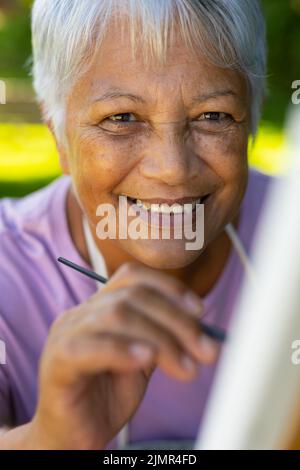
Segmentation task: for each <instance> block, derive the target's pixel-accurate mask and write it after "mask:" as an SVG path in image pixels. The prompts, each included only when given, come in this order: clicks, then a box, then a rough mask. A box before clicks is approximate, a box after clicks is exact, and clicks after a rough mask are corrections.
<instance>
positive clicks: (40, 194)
mask: <svg viewBox="0 0 300 470" xmlns="http://www.w3.org/2000/svg"><path fill="white" fill-rule="evenodd" d="M32 33H33V77H34V84H35V89H36V92H37V96H38V99H39V102H40V105H41V109H42V112H43V116H44V119H45V121H46V122H47V124H48V126H49V128H50V129H51V131H52V133H53V137H54V139H55V140H56V143H57V148H58V151H59V156H60V162H61V167H62V170H63V173H64V174H63V175H62V176H61V177H60V178H58V179H57V180H55V181H54V182H52V183H51V184H50V185H48V186H47V187H46V188H43V189H42V190H39V191H37V192H35V193H33V194H31V195H29V196H27V197H25V198H22V199H9V198H7V199H4V200H3V201H2V202H1V205H0V250H1V266H0V311H1V317H0V338H1V340H2V341H3V342H4V343H5V347H6V361H5V362H6V363H5V364H3V365H1V366H0V423H1V425H2V427H3V430H4V432H3V433H2V435H1V437H0V447H1V448H6V449H28V448H31V449H105V448H116V447H117V446H122V445H123V446H124V445H127V446H128V445H132V446H134V445H143V446H144V447H147V446H149V447H150V446H155V442H157V441H163V442H164V443H165V446H167V445H168V443H169V444H170V442H171V441H178V442H177V444H178V445H179V446H182V447H184V446H187V447H188V446H189V445H190V447H192V445H193V441H194V439H195V438H196V435H197V432H198V429H199V426H200V424H201V419H202V415H203V412H204V410H205V405H206V402H207V398H208V396H209V392H210V390H211V385H212V383H213V377H214V375H215V371H216V369H217V364H218V360H219V358H220V353H221V351H222V349H221V347H220V345H219V344H218V342H217V341H215V340H214V339H213V338H211V337H210V336H209V335H208V334H207V332H205V330H204V329H203V328H201V326H200V325H201V324H202V323H201V322H203V323H204V320H205V322H206V323H207V324H210V325H214V326H217V327H219V328H223V329H224V330H228V327H229V321H230V318H231V313H232V312H233V308H234V305H235V301H236V298H237V295H238V293H239V290H240V286H241V280H242V278H243V276H244V271H245V270H244V268H246V269H247V268H248V262H247V257H248V255H249V253H250V248H251V246H252V240H253V237H254V233H255V228H256V226H257V222H258V220H259V215H260V208H261V207H262V205H263V200H264V197H265V194H266V190H267V188H268V186H269V182H270V181H271V178H269V177H267V176H265V175H263V174H261V173H259V172H258V171H254V170H250V171H249V169H248V163H247V147H248V140H249V137H250V136H251V135H252V136H254V135H255V132H256V129H257V124H258V120H259V115H260V110H261V105H262V102H263V99H264V94H265V66H266V60H265V25H264V19H263V16H262V13H261V9H260V4H259V1H258V0H226V1H225V0H206V1H202V0H131V1H130V2H128V1H126V0H122V1H121V2H120V1H118V0H88V1H84V2H83V1H81V0H58V1H55V2H54V1H53V0H36V1H35V2H34V5H33V12H32ZM120 196H123V197H126V201H127V202H126V210H127V209H130V208H133V207H136V206H138V207H139V209H140V215H139V217H138V219H139V218H140V219H142V220H143V221H145V215H146V216H147V215H149V214H150V213H151V212H153V213H156V216H157V217H158V229H159V231H160V232H162V231H163V229H164V223H163V222H162V216H161V215H160V214H165V213H167V210H168V208H170V205H172V207H175V209H174V210H173V209H172V210H171V209H170V212H171V214H170V219H172V221H173V222H172V223H173V225H172V227H173V228H174V223H175V219H176V217H177V219H178V217H179V216H180V217H181V216H183V215H185V214H186V213H192V214H194V215H193V218H192V224H193V227H194V225H195V220H198V218H197V217H196V216H195V214H196V211H197V207H198V206H200V207H202V208H203V207H204V216H205V217H204V234H205V236H204V243H203V245H201V246H200V247H197V248H196V249H195V248H194V249H187V248H186V239H185V237H182V238H181V239H180V238H175V236H170V238H169V239H163V238H162V237H158V238H155V239H154V238H151V237H149V238H148V239H141V238H137V237H132V236H131V237H130V236H125V237H122V236H120V234H119V232H117V235H116V237H112V236H108V237H106V238H105V237H101V236H99V230H98V229H97V227H98V222H99V212H98V208H99V207H101V205H103V204H110V206H112V207H113V208H114V209H115V213H116V215H117V216H118V215H119V214H120V207H119V204H120ZM191 204H192V205H191ZM186 206H187V211H186V210H185V209H186ZM189 207H190V208H191V209H189ZM166 208H167V209H166ZM191 211H192V212H191ZM127 217H128V221H129V217H130V211H129V210H128V211H127V212H126V213H125V218H126V221H127ZM117 219H118V222H117V226H120V225H123V224H124V223H125V220H124V214H123V215H122V217H121V218H120V217H119V218H118V217H117ZM151 220H152V219H151ZM199 220H200V219H199ZM144 223H145V222H144ZM149 224H150V225H148V227H150V226H151V224H152V222H151V221H150V222H149ZM153 224H154V223H153ZM156 227H157V225H156ZM198 230H200V228H199V227H198ZM59 256H63V257H65V258H67V259H69V260H71V261H73V262H75V263H77V264H79V265H81V266H83V267H85V268H89V269H93V270H94V271H97V272H98V273H99V274H100V275H103V276H104V277H107V278H108V282H107V283H106V284H105V285H103V284H98V285H97V284H96V282H95V281H94V280H93V279H90V278H88V277H84V276H83V275H82V274H79V273H78V272H76V271H74V270H71V269H69V268H67V267H66V266H63V265H61V264H59V263H58V262H57V258H58V257H59ZM199 320H201V322H200V321H199ZM4 343H3V344H4ZM3 362H4V361H3ZM166 441H168V442H166ZM170 445H171V444H170Z"/></svg>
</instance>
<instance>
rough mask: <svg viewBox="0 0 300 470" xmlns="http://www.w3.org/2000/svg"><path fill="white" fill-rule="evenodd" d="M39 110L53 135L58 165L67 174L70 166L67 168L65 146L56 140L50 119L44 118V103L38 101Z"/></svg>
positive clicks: (67, 160)
mask: <svg viewBox="0 0 300 470" xmlns="http://www.w3.org/2000/svg"><path fill="white" fill-rule="evenodd" d="M40 110H41V114H42V117H43V121H44V123H45V124H46V126H47V127H48V129H49V131H50V132H51V134H52V136H53V139H54V140H55V144H56V148H57V151H58V154H59V161H60V166H61V169H62V172H63V173H64V174H65V175H69V174H70V168H69V159H68V154H67V151H66V148H65V146H63V145H62V144H61V143H60V142H59V141H58V140H57V137H56V134H55V132H54V126H53V122H52V121H51V119H47V118H46V113H45V105H44V103H43V102H42V103H40Z"/></svg>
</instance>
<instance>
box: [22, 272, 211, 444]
mask: <svg viewBox="0 0 300 470" xmlns="http://www.w3.org/2000/svg"><path fill="white" fill-rule="evenodd" d="M202 308H203V307H202V303H201V299H200V298H199V297H198V296H196V295H195V294H193V293H192V292H190V291H189V289H188V288H187V286H185V285H184V284H183V283H181V282H179V281H178V280H176V279H175V278H173V277H171V276H169V275H166V274H164V273H161V272H159V271H157V270H154V269H151V268H148V267H145V266H143V265H139V264H136V263H126V264H124V265H122V267H121V268H120V269H118V270H117V271H116V273H115V274H114V275H113V276H112V278H111V279H110V280H109V282H108V283H107V284H105V286H103V288H102V289H101V290H100V291H98V292H97V293H95V294H94V295H93V296H91V297H90V298H89V299H88V300H87V301H86V302H85V303H82V304H81V305H78V306H76V307H74V308H71V309H70V310H68V311H66V312H64V313H63V314H62V315H60V317H59V318H58V319H57V320H56V321H55V322H54V323H53V325H52V327H51V329H50V332H49V336H48V339H47V342H46V345H45V348H44V351H43V354H42V357H41V361H40V371H39V401H38V406H37V410H36V414H35V416H34V418H33V421H32V426H31V428H32V433H31V434H32V436H35V437H34V438H33V439H35V442H36V443H37V442H38V443H39V444H38V446H39V447H42V448H48V449H49V448H51V449H103V448H105V446H106V445H107V444H108V442H109V441H110V440H111V439H112V438H113V437H114V436H115V435H116V434H117V433H118V432H119V431H120V429H121V428H122V427H123V426H124V424H125V423H127V422H128V421H129V420H130V418H131V417H132V416H133V414H134V413H135V411H136V409H137V408H138V406H139V404H140V403H141V401H142V398H143V396H144V394H145V391H146V388H147V384H148V382H149V379H150V377H151V374H152V372H153V370H154V369H155V367H156V366H157V365H159V366H160V367H161V368H162V370H164V371H165V373H166V374H168V375H170V376H171V377H175V378H177V379H178V380H190V379H192V378H195V376H196V374H197V365H198V363H203V364H210V363H212V362H214V361H215V360H216V359H217V357H218V353H219V346H218V345H217V343H215V342H214V341H213V340H211V339H209V338H208V337H207V336H205V335H204V334H202V333H201V328H200V326H199V318H200V317H201V311H202Z"/></svg>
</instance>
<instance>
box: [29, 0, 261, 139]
mask: <svg viewBox="0 0 300 470" xmlns="http://www.w3.org/2000/svg"><path fill="white" fill-rule="evenodd" d="M115 14H116V15H117V17H121V18H125V17H126V18H127V19H128V20H129V24H130V38H131V45H132V51H133V57H135V51H136V48H137V45H139V46H140V45H141V46H142V48H143V52H144V54H143V55H144V57H145V63H146V64H147V63H148V61H149V60H150V59H154V60H156V61H157V62H158V63H164V61H165V59H166V55H167V47H168V38H169V35H168V32H169V31H171V33H172V31H173V27H174V24H175V21H176V24H177V25H179V27H180V31H181V34H182V37H183V39H184V41H185V43H186V44H187V45H188V46H189V47H190V48H194V50H195V52H196V53H197V49H198V52H202V53H204V54H206V56H207V57H208V58H209V59H210V60H211V62H212V63H214V64H216V65H219V66H221V67H225V68H230V69H233V70H237V71H239V72H240V73H242V74H243V76H244V77H245V78H246V82H247V84H248V86H249V90H250V96H251V133H252V135H253V136H255V134H256V131H257V126H258V122H259V119H260V113H261V108H262V102H263V99H264V97H265V94H266V39H265V21H264V16H263V13H262V10H261V5H260V1H259V0H127V1H126V0H35V2H34V4H33V8H32V45H33V67H32V75H33V82H34V88H35V91H36V94H37V99H38V101H39V102H41V103H43V111H44V117H45V119H46V120H51V121H52V124H53V127H54V132H55V135H56V137H57V139H58V140H62V139H63V138H64V116H65V112H64V111H65V101H66V98H67V97H68V94H69V93H70V91H71V90H72V86H73V85H74V84H75V82H76V80H78V79H79V77H80V75H81V74H83V73H84V71H86V70H87V67H88V64H89V61H90V60H91V59H92V57H93V54H94V53H95V52H96V50H97V48H98V47H100V46H101V42H102V40H103V38H104V37H105V33H106V30H107V26H108V24H109V22H110V20H111V19H112V18H113V17H114V15H115ZM178 19H179V21H178V22H177V20H178ZM96 46H97V47H96Z"/></svg>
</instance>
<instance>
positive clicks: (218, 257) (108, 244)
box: [67, 186, 239, 297]
mask: <svg viewBox="0 0 300 470" xmlns="http://www.w3.org/2000/svg"><path fill="white" fill-rule="evenodd" d="M82 216H83V213H82V210H81V208H80V206H79V204H78V202H77V200H76V196H75V194H74V191H73V189H72V186H70V188H69V191H68V195H67V219H68V225H69V230H70V234H71V237H72V239H73V242H74V244H75V246H76V248H77V250H78V252H79V254H80V256H81V257H82V258H83V259H84V260H85V261H86V262H87V263H88V264H91V260H90V257H89V253H88V248H87V244H86V241H85V236H84V230H83V224H82ZM79 220H80V222H81V223H80V224H79V223H78V221H79ZM238 223H239V215H238V216H237V217H236V219H235V220H234V221H233V225H234V226H235V227H237V226H238ZM92 233H93V232H92ZM95 243H96V245H97V246H98V247H99V249H100V251H101V253H102V255H103V257H104V260H105V263H106V267H107V272H108V275H109V277H111V276H112V275H113V273H114V272H115V271H116V270H117V269H118V268H119V267H120V266H121V265H122V264H124V263H126V262H128V261H135V258H133V257H132V256H130V255H129V254H128V253H126V252H125V251H124V250H122V249H121V248H119V247H118V246H116V244H115V243H114V241H111V240H109V239H107V240H98V239H95ZM231 248H232V244H231V241H230V239H229V238H228V236H227V234H226V232H225V231H224V230H223V231H222V233H221V234H220V235H219V236H218V237H217V238H216V239H215V240H213V241H212V242H211V243H210V244H209V246H208V247H207V248H206V249H205V251H204V253H203V254H201V255H200V256H199V258H197V259H196V260H195V261H194V262H193V263H191V264H190V265H188V266H185V267H183V268H179V269H166V270H164V272H166V273H168V274H170V275H172V276H173V277H176V278H177V279H180V280H181V281H182V282H184V283H185V284H187V285H188V286H189V287H190V288H191V289H193V290H194V291H195V292H197V293H198V295H200V296H202V297H203V296H205V295H206V294H207V293H208V292H209V291H210V290H211V288H212V287H213V286H214V284H215V283H216V281H217V280H218V278H219V276H220V274H221V273H222V271H223V268H224V266H225V264H226V262H227V260H228V257H229V254H230V251H231ZM112 254H113V256H112Z"/></svg>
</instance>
